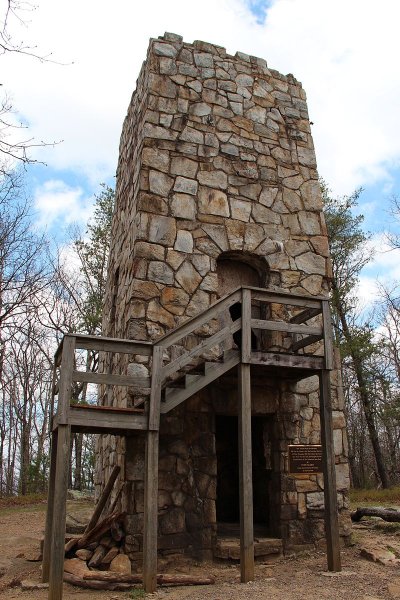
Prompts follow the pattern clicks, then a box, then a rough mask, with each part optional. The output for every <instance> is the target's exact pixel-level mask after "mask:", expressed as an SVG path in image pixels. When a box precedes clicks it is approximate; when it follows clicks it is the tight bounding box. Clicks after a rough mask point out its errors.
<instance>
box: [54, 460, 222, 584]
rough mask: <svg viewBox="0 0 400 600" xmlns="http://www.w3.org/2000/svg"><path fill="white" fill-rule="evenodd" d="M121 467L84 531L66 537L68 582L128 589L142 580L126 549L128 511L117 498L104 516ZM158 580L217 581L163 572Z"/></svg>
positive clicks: (173, 582) (197, 582)
mask: <svg viewBox="0 0 400 600" xmlns="http://www.w3.org/2000/svg"><path fill="white" fill-rule="evenodd" d="M119 471H120V468H119V467H114V470H113V472H112V473H111V476H110V479H109V481H108V482H107V485H106V486H105V488H104V491H103V493H102V495H101V497H100V498H99V501H98V503H97V505H96V508H95V510H94V513H93V516H92V518H91V519H90V521H89V523H88V525H87V527H86V529H85V531H84V533H83V534H81V535H80V536H74V537H69V539H68V538H67V539H66V544H65V557H66V558H65V561H64V581H66V582H68V583H71V584H73V585H77V586H80V587H84V588H92V589H97V590H127V589H130V588H132V585H133V584H138V583H142V575H141V574H132V573H131V563H130V560H129V557H128V556H127V555H126V554H124V551H123V543H124V536H125V534H124V530H123V525H122V524H123V520H124V517H125V515H126V513H125V512H118V511H116V510H115V507H116V501H114V502H113V504H112V505H111V508H110V511H109V514H108V515H106V516H103V517H102V513H103V509H104V507H105V504H106V502H107V500H108V497H109V495H110V493H111V490H112V487H113V485H114V483H115V480H116V478H117V476H118V473H119ZM117 496H118V495H117ZM100 517H102V518H100ZM157 582H158V584H159V585H162V584H164V585H207V584H210V583H214V578H213V577H197V576H191V575H180V574H179V575H167V574H160V575H157Z"/></svg>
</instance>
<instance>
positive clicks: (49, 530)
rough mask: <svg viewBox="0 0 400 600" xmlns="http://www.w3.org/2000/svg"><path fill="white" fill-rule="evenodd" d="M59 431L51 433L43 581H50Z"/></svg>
mask: <svg viewBox="0 0 400 600" xmlns="http://www.w3.org/2000/svg"><path fill="white" fill-rule="evenodd" d="M57 433H58V432H57V431H53V432H52V434H51V446H50V474H49V490H48V493H47V511H46V528H45V534H44V543H43V559H42V582H43V583H47V582H48V581H49V574H50V558H51V545H52V540H53V519H54V493H55V485H56V481H55V480H56V462H57Z"/></svg>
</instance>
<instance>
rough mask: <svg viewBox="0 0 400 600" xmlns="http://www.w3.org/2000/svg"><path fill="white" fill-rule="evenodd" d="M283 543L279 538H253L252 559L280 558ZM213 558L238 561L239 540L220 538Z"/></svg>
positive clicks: (267, 559) (235, 538)
mask: <svg viewBox="0 0 400 600" xmlns="http://www.w3.org/2000/svg"><path fill="white" fill-rule="evenodd" d="M282 554H283V543H282V540H281V539H279V538H267V537H263V538H255V539H254V557H255V558H258V559H260V560H266V561H269V560H271V561H273V560H276V559H277V558H279V557H280V556H282ZM214 557H215V558H220V559H222V560H240V539H239V538H237V537H227V538H225V537H222V538H220V537H219V538H218V539H217V543H216V545H215V548H214Z"/></svg>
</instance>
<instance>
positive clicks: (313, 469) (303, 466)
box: [289, 444, 322, 475]
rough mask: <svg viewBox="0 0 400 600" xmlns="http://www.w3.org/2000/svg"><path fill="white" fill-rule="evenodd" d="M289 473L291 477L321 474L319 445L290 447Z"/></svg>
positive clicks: (320, 447) (320, 450)
mask: <svg viewBox="0 0 400 600" xmlns="http://www.w3.org/2000/svg"><path fill="white" fill-rule="evenodd" d="M289 473H291V474H292V475H312V474H316V473H322V446H321V445H320V444H313V445H311V444H307V445H306V444H295V445H290V446H289Z"/></svg>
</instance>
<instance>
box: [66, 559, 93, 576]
mask: <svg viewBox="0 0 400 600" xmlns="http://www.w3.org/2000/svg"><path fill="white" fill-rule="evenodd" d="M64 571H65V572H66V573H70V574H71V575H75V577H83V576H84V575H85V573H90V571H89V567H88V566H87V564H86V563H85V562H83V560H80V559H79V558H66V559H65V560H64Z"/></svg>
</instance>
